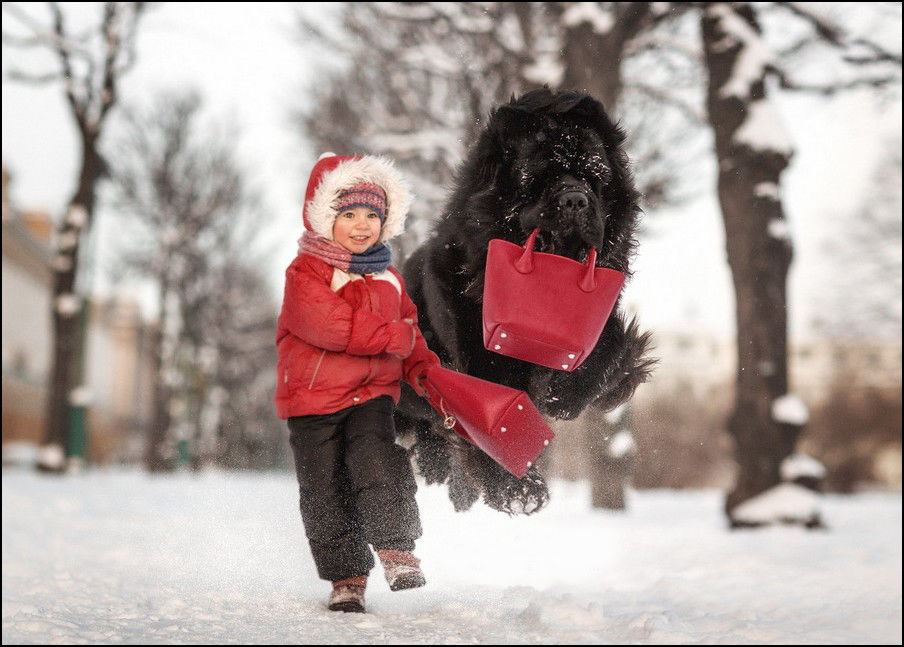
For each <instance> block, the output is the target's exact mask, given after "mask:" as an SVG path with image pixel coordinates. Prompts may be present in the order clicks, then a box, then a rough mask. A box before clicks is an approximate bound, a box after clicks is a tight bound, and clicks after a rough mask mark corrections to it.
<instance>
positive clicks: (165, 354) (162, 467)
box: [144, 261, 175, 472]
mask: <svg viewBox="0 0 904 647" xmlns="http://www.w3.org/2000/svg"><path fill="white" fill-rule="evenodd" d="M165 262H166V265H165V267H164V269H163V274H162V276H160V277H159V281H158V285H159V288H160V294H159V298H158V310H157V312H158V313H159V314H158V316H157V320H158V322H157V330H156V332H155V334H154V409H153V411H154V414H153V418H152V419H151V426H150V428H149V429H148V437H147V445H146V446H145V455H144V462H145V467H147V469H148V471H150V472H165V471H169V470H172V469H173V468H174V467H175V463H174V461H173V455H172V451H170V450H169V448H168V447H167V440H168V437H169V430H170V426H171V424H172V419H171V416H170V401H171V400H172V394H173V389H172V386H171V384H170V382H169V380H170V377H171V374H172V369H173V368H174V367H173V362H172V359H171V355H172V353H173V348H172V346H173V341H172V340H171V339H170V338H169V337H168V335H169V332H168V327H169V325H170V321H169V304H168V301H169V293H170V287H169V286H170V282H169V278H168V276H169V272H170V264H169V262H168V261H165Z"/></svg>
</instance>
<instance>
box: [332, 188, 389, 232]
mask: <svg viewBox="0 0 904 647" xmlns="http://www.w3.org/2000/svg"><path fill="white" fill-rule="evenodd" d="M333 207H335V209H336V214H337V215H338V214H339V213H342V212H343V211H345V210H347V209H353V208H355V207H366V208H368V209H373V210H374V211H375V212H376V214H377V215H378V216H379V217H380V222H381V223H382V222H383V221H385V220H386V191H384V190H383V187H381V186H379V185H378V184H371V183H368V182H358V183H357V184H352V185H351V186H350V187H348V188H347V189H342V191H340V192H339V197H338V198H336V200H335V201H334V202H333Z"/></svg>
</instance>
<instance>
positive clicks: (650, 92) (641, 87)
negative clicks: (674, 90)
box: [624, 81, 706, 124]
mask: <svg viewBox="0 0 904 647" xmlns="http://www.w3.org/2000/svg"><path fill="white" fill-rule="evenodd" d="M624 88H625V89H626V90H636V91H638V92H640V93H642V94H645V95H647V96H648V97H650V98H652V99H656V100H657V101H661V102H662V103H667V104H669V105H671V106H673V107H675V108H678V110H680V111H681V112H682V113H684V115H685V116H686V117H687V118H688V119H690V120H691V123H695V124H703V123H706V115H705V114H703V113H702V112H700V111H699V110H698V109H697V108H695V107H694V106H693V105H691V104H690V103H688V102H687V101H685V100H684V99H681V98H679V97H676V96H675V95H673V94H670V93H669V92H667V91H665V90H663V89H662V88H659V87H656V86H653V85H648V84H646V83H641V82H639V81H629V82H625V84H624Z"/></svg>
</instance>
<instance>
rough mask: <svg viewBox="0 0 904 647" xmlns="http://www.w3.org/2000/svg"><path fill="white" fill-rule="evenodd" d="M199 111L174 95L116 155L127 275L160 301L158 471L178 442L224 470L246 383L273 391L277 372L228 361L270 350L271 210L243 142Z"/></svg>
mask: <svg viewBox="0 0 904 647" xmlns="http://www.w3.org/2000/svg"><path fill="white" fill-rule="evenodd" d="M200 106H201V100H200V97H199V96H198V94H197V93H196V92H183V93H178V94H164V95H162V96H161V97H160V98H159V99H158V100H157V102H156V104H155V105H154V106H153V107H152V108H150V109H148V110H147V111H144V112H141V111H129V112H128V116H127V127H126V129H125V133H124V135H123V137H122V138H121V139H120V140H119V141H118V142H117V145H116V147H115V151H116V152H115V155H116V157H115V159H116V167H115V170H114V172H113V178H114V180H115V182H114V188H115V194H114V204H115V207H116V211H117V213H118V214H120V217H122V218H123V223H124V224H125V223H129V225H130V226H129V227H128V230H129V231H131V232H132V233H133V244H132V245H131V246H128V247H124V248H123V249H121V250H120V259H121V263H122V266H123V267H124V268H128V269H130V270H132V271H134V272H135V273H137V274H138V275H139V276H142V277H145V278H150V279H151V280H152V281H153V283H154V285H155V287H156V289H157V293H158V307H159V326H158V338H157V340H156V344H155V368H156V384H155V415H154V419H153V423H152V425H151V429H150V437H149V438H148V444H147V455H146V463H147V466H148V468H149V469H150V470H152V471H157V470H164V469H169V468H172V467H173V463H174V459H175V451H174V442H175V441H177V440H181V441H185V442H189V441H190V446H191V451H192V460H193V464H195V465H201V464H203V463H205V462H213V461H216V460H218V458H219V446H220V442H219V438H218V434H219V433H220V430H221V429H224V428H227V427H224V421H223V419H222V416H223V412H224V410H225V407H226V405H227V403H228V402H229V401H230V400H231V399H234V398H235V397H237V395H238V394H237V391H238V390H241V389H242V388H243V386H242V385H241V384H240V383H239V382H236V378H238V379H240V380H247V381H248V382H254V381H256V380H257V381H259V380H260V379H262V378H260V375H261V374H265V375H267V376H268V377H269V379H270V381H271V382H272V380H273V379H274V377H273V375H272V373H273V372H272V370H270V368H271V367H272V363H273V362H272V361H264V362H261V363H256V362H250V363H249V364H248V366H247V367H246V368H245V369H244V370H238V369H237V366H236V365H235V362H233V361H231V358H230V357H229V354H230V353H236V352H239V351H241V350H242V349H245V350H248V351H249V352H252V353H256V356H257V357H260V355H261V348H262V347H263V341H262V338H261V337H262V336H263V335H265V336H266V337H267V338H268V339H267V342H268V343H267V344H266V347H267V348H268V349H269V347H270V346H272V330H273V329H274V326H275V319H274V318H275V313H276V305H275V303H273V302H272V299H268V297H267V294H268V293H267V291H265V290H262V289H261V285H262V283H263V279H262V278H261V277H260V275H259V270H257V269H256V268H255V266H254V263H255V259H257V261H260V259H259V258H257V256H256V255H255V254H254V253H253V251H252V250H253V242H254V239H255V237H256V234H257V231H258V230H259V228H257V227H256V222H255V216H257V214H259V213H260V211H261V209H260V206H259V203H258V200H257V199H256V197H255V195H254V194H253V193H252V192H251V191H250V190H249V189H248V187H247V186H246V183H245V181H244V179H243V176H242V173H241V171H240V169H239V168H238V166H237V164H236V162H235V158H236V154H235V145H236V140H237V137H236V133H235V132H234V131H233V130H226V131H223V132H220V131H219V130H218V129H217V128H216V127H214V126H211V125H209V124H204V125H203V127H202V124H201V123H200V120H199V117H198V112H199V109H200ZM260 265H263V263H262V262H260ZM249 304H250V307H249ZM247 340H250V346H249V345H248V341H247ZM246 347H247V348H246ZM270 350H272V349H270ZM239 357H242V359H243V361H249V360H250V359H251V358H250V357H248V356H244V355H239ZM264 359H268V360H269V359H272V358H264ZM273 361H275V360H273ZM255 394H256V395H257V396H261V391H260V389H257V390H255ZM261 399H262V400H264V401H266V402H268V403H269V400H270V397H269V394H268V395H267V396H266V397H262V398H261ZM249 414H250V412H249ZM249 414H245V413H243V412H239V413H238V415H236V412H235V411H233V415H232V419H231V420H229V421H228V422H229V423H231V424H239V425H243V424H245V423H246V422H248V420H247V415H249ZM271 417H272V416H271ZM261 424H263V422H261Z"/></svg>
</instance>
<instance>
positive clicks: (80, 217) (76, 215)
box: [66, 204, 88, 229]
mask: <svg viewBox="0 0 904 647" xmlns="http://www.w3.org/2000/svg"><path fill="white" fill-rule="evenodd" d="M66 222H67V223H68V224H70V225H72V227H73V228H74V229H82V228H83V227H84V226H85V225H86V224H88V210H87V209H85V207H84V206H83V205H80V204H73V205H72V206H71V207H69V211H68V212H67V213H66Z"/></svg>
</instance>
